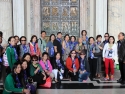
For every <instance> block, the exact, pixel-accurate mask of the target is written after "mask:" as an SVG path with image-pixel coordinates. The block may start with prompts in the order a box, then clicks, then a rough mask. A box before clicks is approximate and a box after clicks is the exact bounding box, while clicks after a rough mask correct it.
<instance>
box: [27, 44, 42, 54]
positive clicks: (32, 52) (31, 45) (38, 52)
mask: <svg viewBox="0 0 125 94" xmlns="http://www.w3.org/2000/svg"><path fill="white" fill-rule="evenodd" d="M29 47H30V54H31V55H37V56H40V50H39V48H38V43H36V45H35V47H36V53H35V52H34V46H33V44H32V43H29Z"/></svg>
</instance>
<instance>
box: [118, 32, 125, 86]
mask: <svg viewBox="0 0 125 94" xmlns="http://www.w3.org/2000/svg"><path fill="white" fill-rule="evenodd" d="M124 38H125V34H124V33H123V32H120V33H119V35H118V40H119V41H118V42H117V43H118V61H119V68H120V73H121V78H120V79H119V80H118V83H122V84H125V50H124V49H125V39H124Z"/></svg>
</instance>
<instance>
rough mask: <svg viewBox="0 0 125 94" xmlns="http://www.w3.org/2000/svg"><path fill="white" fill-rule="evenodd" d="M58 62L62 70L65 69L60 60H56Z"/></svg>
mask: <svg viewBox="0 0 125 94" xmlns="http://www.w3.org/2000/svg"><path fill="white" fill-rule="evenodd" d="M56 64H57V66H58V67H59V68H61V69H62V70H64V67H63V66H62V64H61V62H60V60H56Z"/></svg>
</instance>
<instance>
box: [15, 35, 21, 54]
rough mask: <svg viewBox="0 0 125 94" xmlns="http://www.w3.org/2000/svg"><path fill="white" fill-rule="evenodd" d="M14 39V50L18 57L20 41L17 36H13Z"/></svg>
mask: <svg viewBox="0 0 125 94" xmlns="http://www.w3.org/2000/svg"><path fill="white" fill-rule="evenodd" d="M14 38H15V43H16V45H15V48H16V51H17V55H18V56H20V44H19V40H20V39H19V36H17V35H15V36H14Z"/></svg>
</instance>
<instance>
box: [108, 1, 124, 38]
mask: <svg viewBox="0 0 125 94" xmlns="http://www.w3.org/2000/svg"><path fill="white" fill-rule="evenodd" d="M124 23H125V0H108V32H109V33H110V35H112V36H115V39H116V40H117V39H118V38H117V36H118V33H119V32H125V26H124V25H125V24H124Z"/></svg>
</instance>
